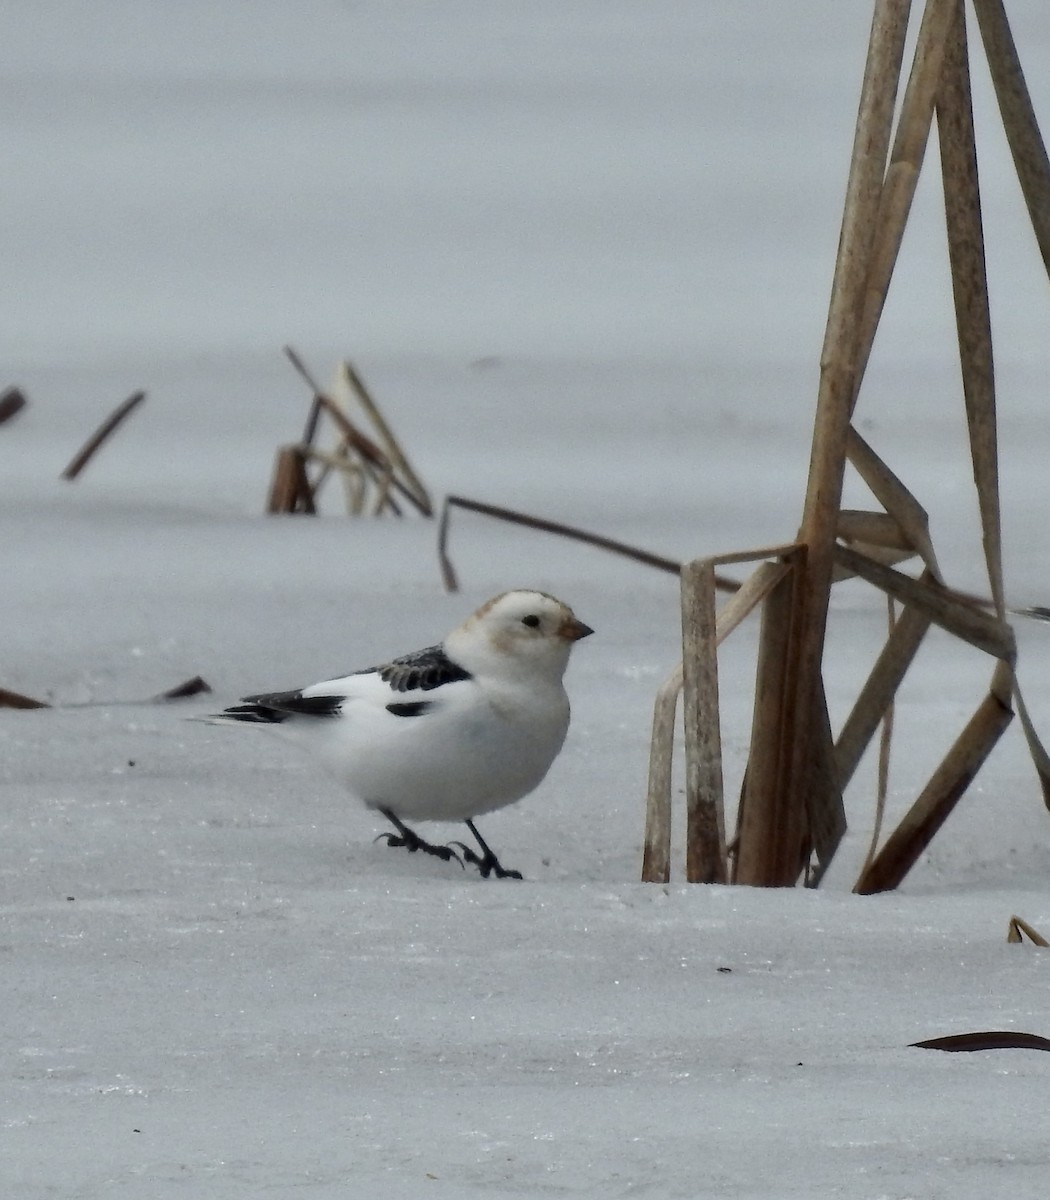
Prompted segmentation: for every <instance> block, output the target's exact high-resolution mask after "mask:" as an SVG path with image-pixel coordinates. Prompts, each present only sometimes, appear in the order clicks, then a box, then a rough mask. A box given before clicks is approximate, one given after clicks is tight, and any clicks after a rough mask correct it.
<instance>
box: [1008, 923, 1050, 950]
mask: <svg viewBox="0 0 1050 1200" xmlns="http://www.w3.org/2000/svg"><path fill="white" fill-rule="evenodd" d="M1022 934H1027V936H1028V939H1029V940H1030V941H1031V942H1033V943H1034V944H1035V945H1036V946H1050V942H1048V941H1047V940H1046V938H1045V937H1043V935H1042V934H1041V933H1040V932H1039V931H1038V930H1036V929H1033V928H1032V926H1031V925H1029V924H1028V922H1027V921H1025V920H1022V918H1021V917H1017V916H1013V917H1011V918H1010V924H1009V926H1008V927H1007V930H1006V940H1007V941H1008V942H1015V943H1016V942H1023V941H1024V938H1023V937H1022V936H1021V935H1022Z"/></svg>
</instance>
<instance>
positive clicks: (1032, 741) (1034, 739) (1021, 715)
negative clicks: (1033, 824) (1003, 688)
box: [1014, 678, 1050, 810]
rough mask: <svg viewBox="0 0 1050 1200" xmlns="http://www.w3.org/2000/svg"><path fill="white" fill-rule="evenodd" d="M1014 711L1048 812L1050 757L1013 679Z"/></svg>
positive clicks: (1049, 799)
mask: <svg viewBox="0 0 1050 1200" xmlns="http://www.w3.org/2000/svg"><path fill="white" fill-rule="evenodd" d="M1014 709H1015V711H1016V712H1017V719H1018V720H1019V721H1020V722H1021V728H1022V730H1023V731H1024V736H1025V741H1026V742H1027V743H1028V752H1029V754H1031V756H1032V765H1033V766H1034V767H1035V770H1036V774H1037V775H1038V777H1039V785H1040V787H1041V789H1042V792H1043V803H1044V804H1045V805H1046V807H1047V809H1048V810H1050V755H1048V754H1047V752H1046V748H1045V747H1044V745H1043V743H1042V742H1041V741H1040V740H1039V736H1038V734H1037V733H1036V731H1035V726H1034V725H1033V724H1032V718H1031V717H1030V716H1029V715H1028V705H1027V704H1025V702H1024V697H1023V696H1022V695H1021V689H1020V687H1019V685H1018V683H1017V680H1016V678H1015V679H1014Z"/></svg>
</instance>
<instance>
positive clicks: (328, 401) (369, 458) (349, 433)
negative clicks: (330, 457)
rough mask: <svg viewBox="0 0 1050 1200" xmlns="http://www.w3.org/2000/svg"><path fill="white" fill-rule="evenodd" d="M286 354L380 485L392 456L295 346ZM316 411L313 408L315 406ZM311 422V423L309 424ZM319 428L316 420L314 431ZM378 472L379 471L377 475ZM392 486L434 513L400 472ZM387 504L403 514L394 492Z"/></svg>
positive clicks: (421, 509) (415, 504)
mask: <svg viewBox="0 0 1050 1200" xmlns="http://www.w3.org/2000/svg"><path fill="white" fill-rule="evenodd" d="M284 354H285V357H286V358H287V359H288V361H289V362H290V363H291V364H292V366H293V367H294V368H295V369H296V371H297V372H298V373H299V375H300V376H301V377H302V379H303V380H304V382H305V383H306V384H307V386H308V387H309V388H310V390H311V391H312V392H313V394H314V404H315V405H316V406H317V407H318V409H319V411H320V410H323V411H324V412H326V413H327V414H328V415H329V417H331V419H332V420H333V422H334V423H335V425H336V427H337V428H338V430H339V432H340V434H342V436H343V437H344V438H345V439H346V441H347V442H348V443H349V445H350V446H351V447H352V448H353V449H354V450H356V451H357V453H358V454H360V455H361V458H362V459H363V465H364V469H365V472H366V473H367V474H368V476H369V478H370V479H371V480H372V481H373V482H375V483H376V484H377V486H378V482H379V479H380V478H381V477H382V474H383V473H384V472H385V471H387V470H389V469H390V466H391V464H390V459H389V458H388V457H387V455H386V454H385V453H384V452H383V450H382V449H380V447H379V446H378V445H377V444H376V443H375V442H374V441H373V440H372V439H371V438H370V437H368V436H367V435H365V434H364V433H362V432H361V430H360V429H358V428H357V426H356V425H355V424H354V423H353V421H351V420H350V418H349V417H348V416H347V415H346V413H345V412H343V410H342V408H341V407H340V406H339V405H338V404H337V403H336V402H335V401H334V400H333V399H332V397H331V396H329V395H328V393H327V392H325V391H323V390H322V389H321V387H320V386H319V385H318V383H317V380H316V379H314V377H313V376H312V375H311V374H310V372H309V370H308V369H307V367H306V364H305V363H304V362H303V360H302V359H301V358H300V357H299V355H298V354H297V353H296V352H295V350H294V349H293V348H292V347H291V346H285V347H284ZM311 412H312V409H311ZM307 424H308V425H309V422H308V423H307ZM315 431H316V423H315V428H314V432H315ZM377 472H378V474H377ZM392 488H393V490H394V491H396V492H397V493H398V494H399V495H401V496H403V497H404V499H406V500H407V501H408V502H409V503H410V504H411V505H412V506H413V507H414V508H415V509H416V510H417V511H418V512H419V513H421V514H422V515H423V516H425V517H429V516H432V515H433V514H432V512H430V511H428V510H427V509H426V508H425V507H424V505H422V504H421V503H420V498H419V497H418V496H417V495H415V493H414V492H413V490H412V489H411V488H410V487H408V486H407V485H406V484H405V483H403V482H402V481H401V480H400V479H398V478H397V476H396V474H395V476H394V478H393V481H392ZM386 506H387V507H388V508H389V509H390V511H391V512H393V513H394V514H395V516H399V517H400V516H401V515H402V512H401V506H400V505H399V504H398V503H397V501H396V500H395V499H394V497H393V496H392V495H388V497H387V499H386Z"/></svg>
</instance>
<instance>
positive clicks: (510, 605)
mask: <svg viewBox="0 0 1050 1200" xmlns="http://www.w3.org/2000/svg"><path fill="white" fill-rule="evenodd" d="M593 632H594V630H593V629H591V628H590V626H589V625H584V623H583V622H582V621H580V620H579V619H578V618H577V617H576V616H575V615H574V613H573V611H572V609H571V608H569V606H568V605H567V604H562V602H561V601H560V600H556V599H555V598H554V597H553V596H548V595H547V593H546V592H533V591H516V592H503V594H502V595H499V596H495V597H493V598H492V599H491V600H487V601H486V602H485V603H484V604H483V605H482V606H481V607H480V608H479V609H478V610H477V612H475V613H473V614H472V615H471V616H470V617H468V618H467V619H466V621H464V622H463V624H462V625H461V626H460V627H459V628H458V629H456V630H453V632H452V633H450V634H449V636H448V637H447V638H446V639H445V648H446V650H447V651H448V653H449V654H450V655H451V656H452V657H453V658H454V659H455V660H456V661H457V662H459V663H462V664H463V666H464V667H466V668H467V670H470V671H472V672H474V671H484V670H486V668H488V669H496V670H498V669H499V668H500V664H501V663H503V664H506V666H508V667H513V666H517V667H518V668H519V669H522V670H527V671H539V672H542V673H545V674H546V673H549V674H551V675H555V676H556V677H558V678H560V677H561V676H562V675H563V674H564V672H565V668H566V666H567V665H568V662H569V652H570V650H571V649H572V647H573V645H574V643H576V642H578V641H579V640H580V639H581V638H585V637H587V636H588V635H589V634H591V633H593Z"/></svg>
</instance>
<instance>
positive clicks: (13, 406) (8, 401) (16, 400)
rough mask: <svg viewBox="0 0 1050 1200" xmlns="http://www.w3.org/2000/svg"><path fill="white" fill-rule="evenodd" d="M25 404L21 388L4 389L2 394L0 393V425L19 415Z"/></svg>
mask: <svg viewBox="0 0 1050 1200" xmlns="http://www.w3.org/2000/svg"><path fill="white" fill-rule="evenodd" d="M26 403H27V401H26V398H25V393H24V392H23V391H22V390H21V388H16V387H9V388H4V390H3V392H0V425H2V424H3V423H4V422H5V421H10V420H11V418H12V417H13V416H15V415H16V414H17V413H20V412H21V411H22V409H23V408H25V406H26Z"/></svg>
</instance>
